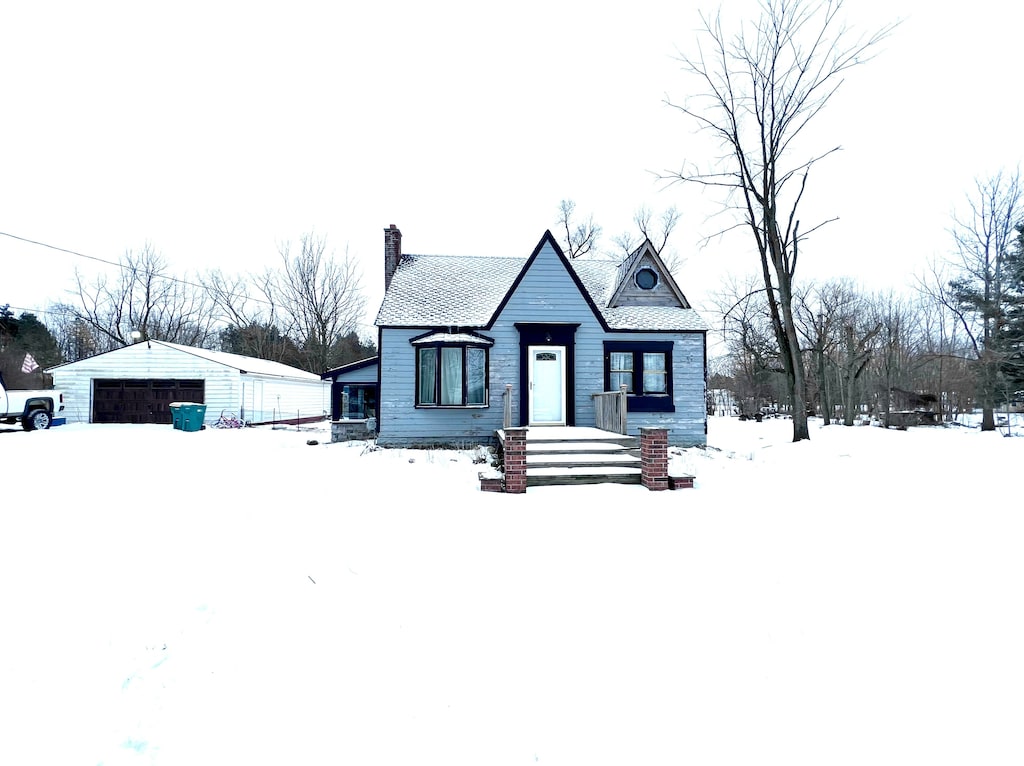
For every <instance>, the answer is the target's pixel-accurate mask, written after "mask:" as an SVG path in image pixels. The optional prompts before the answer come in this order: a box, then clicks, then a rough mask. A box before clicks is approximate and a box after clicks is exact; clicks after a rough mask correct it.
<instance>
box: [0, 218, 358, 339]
mask: <svg viewBox="0 0 1024 766" xmlns="http://www.w3.org/2000/svg"><path fill="white" fill-rule="evenodd" d="M0 236H3V237H8V238H10V239H16V240H18V241H19V242H24V243H26V244H29V245H37V246H38V247H45V248H47V249H49V250H56V251H57V252H60V253H67V254H68V255H74V256H76V257H78V258H85V259H87V260H90V261H96V262H97V263H103V264H106V265H107V266H114V267H115V268H118V269H120V270H122V271H126V270H127V269H128V267H127V266H125V264H123V263H121V262H119V261H109V260H107V259H106V258H100V257H98V256H95V255H87V254H86V253H80V252H78V251H77V250H70V249H68V248H66V247H59V246H57V245H51V244H49V243H47V242H39V241H38V240H34V239H29V238H28V237H20V236H18V235H17V234H11V233H9V232H6V231H0ZM137 271H138V270H137ZM141 273H142V274H143V275H144V276H149V277H154V278H156V279H165V280H167V281H168V282H176V283H178V284H181V285H187V286H188V287H192V288H196V289H198V290H203V291H205V292H209V288H208V287H207V286H206V285H203V284H199V283H196V282H189V281H188V280H187V279H179V278H178V277H173V276H168V275H166V274H157V273H156V272H154V271H152V270H149V271H146V270H141ZM223 295H224V296H225V297H228V298H242V299H243V300H246V301H252V302H253V303H262V304H264V305H267V306H271V307H275V306H276V304H275V303H274V302H273V301H270V300H266V299H264V298H255V297H253V296H251V295H240V294H238V293H232V292H225V293H223ZM10 308H12V309H16V310H18V311H22V312H29V313H32V314H58V313H60V312H57V311H50V310H49V309H26V308H24V307H22V306H11V307H10ZM358 325H359V326H365V327H372V326H373V325H372V324H367V323H366V322H358Z"/></svg>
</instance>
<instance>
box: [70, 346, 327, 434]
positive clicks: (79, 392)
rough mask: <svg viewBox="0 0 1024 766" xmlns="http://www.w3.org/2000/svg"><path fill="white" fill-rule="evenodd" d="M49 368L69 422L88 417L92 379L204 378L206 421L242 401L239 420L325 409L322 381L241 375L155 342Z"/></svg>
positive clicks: (234, 408)
mask: <svg viewBox="0 0 1024 766" xmlns="http://www.w3.org/2000/svg"><path fill="white" fill-rule="evenodd" d="M52 372H53V383H54V387H55V388H58V389H60V390H62V391H64V393H65V411H66V413H67V421H68V422H69V423H88V422H89V421H90V419H91V416H92V388H93V387H92V381H93V379H95V378H103V379H128V378H138V379H168V378H177V379H201V380H203V381H205V399H206V401H205V404H206V422H207V423H212V422H213V421H215V420H216V419H217V418H218V417H220V414H221V412H222V411H226V412H231V413H234V414H235V415H237V416H239V417H242V411H243V406H244V408H245V419H246V420H250V421H252V422H259V420H270V419H272V418H271V417H269V416H268V417H266V418H264V417H262V416H263V415H264V414H266V413H269V414H271V415H272V414H273V413H274V412H275V411H280V412H283V413H285V414H284V415H283V416H282V417H285V418H293V417H295V414H294V413H295V412H301V413H302V417H314V416H320V415H323V414H324V413H326V412H327V411H329V409H330V383H329V382H328V381H320V380H310V381H308V382H306V381H301V380H294V381H293V380H284V379H279V378H269V377H262V376H258V375H248V374H242V373H241V371H240V370H238V369H235V368H233V367H229V366H225V365H223V364H220V363H217V362H212V361H209V360H207V359H203V358H201V357H199V356H196V355H194V354H188V353H185V352H182V351H179V350H177V349H173V348H168V347H166V346H162V345H159V344H157V343H153V344H148V343H145V342H141V343H136V344H134V345H132V346H126V347H124V348H122V349H118V350H116V351H111V352H108V353H106V354H99V355H97V356H94V357H90V358H89V359H82V360H80V361H78V362H73V363H71V364H66V365H61V366H60V367H56V368H54V369H53V371H52ZM257 392H258V394H259V397H257ZM243 395H244V396H245V398H246V401H243ZM246 405H247V406H246ZM254 415H255V416H259V417H254Z"/></svg>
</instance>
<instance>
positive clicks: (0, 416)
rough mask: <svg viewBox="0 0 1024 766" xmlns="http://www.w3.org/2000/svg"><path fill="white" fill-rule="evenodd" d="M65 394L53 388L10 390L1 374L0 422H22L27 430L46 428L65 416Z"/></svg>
mask: <svg viewBox="0 0 1024 766" xmlns="http://www.w3.org/2000/svg"><path fill="white" fill-rule="evenodd" d="M63 412H64V394H63V392H61V391H55V390H53V389H41V390H38V391H23V390H14V391H9V390H8V389H7V386H5V385H4V379H3V376H2V375H0V423H8V424H14V423H21V426H22V428H24V429H25V430H26V431H35V430H40V431H42V430H44V429H47V428H49V427H50V423H52V422H53V419H54V418H56V417H64V415H63Z"/></svg>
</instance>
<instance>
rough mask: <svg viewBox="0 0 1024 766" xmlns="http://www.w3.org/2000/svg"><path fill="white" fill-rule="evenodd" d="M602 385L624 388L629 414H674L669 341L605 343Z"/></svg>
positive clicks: (615, 388)
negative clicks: (603, 383)
mask: <svg viewBox="0 0 1024 766" xmlns="http://www.w3.org/2000/svg"><path fill="white" fill-rule="evenodd" d="M604 382H605V390H606V391H618V390H620V386H625V387H626V393H627V394H628V395H629V396H628V399H627V408H628V410H629V411H630V412H675V405H674V404H673V401H672V343H671V341H638V342H632V341H612V340H609V341H605V344H604Z"/></svg>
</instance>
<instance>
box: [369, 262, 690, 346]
mask: <svg viewBox="0 0 1024 766" xmlns="http://www.w3.org/2000/svg"><path fill="white" fill-rule="evenodd" d="M526 262H527V259H526V258H497V257H494V258H492V257H486V256H479V257H477V256H450V255H403V256H402V261H401V263H400V264H399V266H398V269H396V271H395V273H394V275H393V276H392V278H391V285H390V286H389V287H388V290H387V293H386V295H385V296H384V302H383V303H382V304H381V307H380V310H379V311H378V312H377V319H376V324H377V325H378V326H381V327H463V328H465V327H484V326H486V325H487V323H488V322H489V321H490V320H491V317H492V316H493V315H494V312H495V311H496V310H497V309H498V307H499V306H500V305H501V302H502V300H504V298H505V296H506V295H507V294H508V291H509V289H510V288H511V287H512V285H513V283H514V282H515V280H516V277H518V276H519V273H520V271H522V269H523V266H525V265H526ZM569 264H570V268H572V269H573V270H574V271H575V272H576V274H577V276H578V277H579V279H580V282H581V283H582V284H583V286H584V288H585V289H586V290H587V292H589V293H590V297H591V298H592V300H593V302H594V305H596V306H597V308H598V310H599V311H600V313H601V315H602V317H603V319H604V321H605V323H606V324H607V325H608V327H609V328H610V329H612V330H661V331H665V330H670V331H671V330H684V331H685V330H690V331H693V330H696V331H703V330H707V329H708V328H707V325H706V324H705V322H704V320H703V319H702V318H701V317H700V315H699V314H698V313H697V312H696V311H694V310H693V309H683V308H673V307H667V306H620V307H617V308H614V309H611V308H606V306H607V305H608V301H609V299H610V298H611V296H612V294H613V293H614V291H615V287H616V285H617V284H618V272H619V264H617V263H613V262H612V261H598V260H574V261H569Z"/></svg>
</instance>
